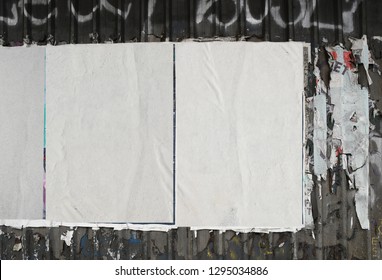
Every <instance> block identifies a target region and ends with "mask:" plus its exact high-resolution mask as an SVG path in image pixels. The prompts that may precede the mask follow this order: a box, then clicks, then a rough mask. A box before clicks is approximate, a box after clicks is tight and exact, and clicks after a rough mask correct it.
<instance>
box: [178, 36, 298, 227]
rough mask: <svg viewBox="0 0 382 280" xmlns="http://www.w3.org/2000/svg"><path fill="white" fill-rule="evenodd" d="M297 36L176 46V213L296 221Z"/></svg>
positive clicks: (186, 218) (193, 220)
mask: <svg viewBox="0 0 382 280" xmlns="http://www.w3.org/2000/svg"><path fill="white" fill-rule="evenodd" d="M303 77H304V67H303V43H277V44H276V43H247V42H245V43H244V42H240V43H238V42H235V43H226V42H225V43H222V42H213V43H204V44H199V43H181V44H177V45H176V112H177V113H176V127H177V134H176V145H177V146H176V150H177V152H176V174H177V177H176V180H177V183H176V186H177V189H176V194H177V195H176V221H177V225H178V226H194V227H202V228H299V227H302V226H303V205H302V196H303V179H302V178H303V135H304V133H303V107H304V105H303V91H304V85H303Z"/></svg>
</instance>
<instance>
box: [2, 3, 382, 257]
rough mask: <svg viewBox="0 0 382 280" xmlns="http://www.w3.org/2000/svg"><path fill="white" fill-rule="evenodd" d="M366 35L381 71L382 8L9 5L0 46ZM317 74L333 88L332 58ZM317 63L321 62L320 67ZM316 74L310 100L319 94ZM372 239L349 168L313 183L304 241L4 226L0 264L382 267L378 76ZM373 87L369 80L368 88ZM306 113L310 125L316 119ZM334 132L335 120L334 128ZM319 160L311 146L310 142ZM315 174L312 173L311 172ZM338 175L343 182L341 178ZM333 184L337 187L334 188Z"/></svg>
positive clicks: (342, 39) (324, 40)
mask: <svg viewBox="0 0 382 280" xmlns="http://www.w3.org/2000/svg"><path fill="white" fill-rule="evenodd" d="M363 34H365V35H367V37H368V39H369V41H368V43H369V46H370V48H371V49H372V53H373V56H374V58H375V59H376V62H377V63H378V64H379V65H382V59H381V58H382V37H381V36H382V1H379V0H363V1H362V0H259V1H257V0H252V1H251V0H172V1H171V0H156V1H155V0H142V1H140V0H131V1H129V0H126V1H123V0H7V1H1V2H0V44H2V45H11V46H18V45H22V44H24V43H26V44H30V43H38V44H46V43H50V44H63V43H103V42H137V41H150V42H154V41H181V40H187V39H199V40H211V39H215V40H223V39H225V40H249V41H263V40H266V41H288V40H296V41H305V42H310V43H312V47H313V48H312V53H314V47H317V46H333V45H335V44H337V43H343V44H344V45H345V46H347V47H350V45H351V44H350V41H349V40H348V38H349V37H356V38H361V37H362V35H363ZM320 56H321V57H320V58H319V59H318V67H319V68H320V70H321V76H322V79H323V80H324V81H325V83H326V84H329V77H330V65H329V57H328V55H327V54H326V52H325V51H323V52H321V55H320ZM313 61H314V60H313ZM313 70H314V67H313V65H311V66H310V69H309V71H308V76H309V86H308V88H307V97H312V96H313V95H314V93H315V88H314V86H315V83H316V78H315V76H314V75H313ZM370 76H371V79H372V80H373V84H372V85H370V86H368V88H369V93H370V98H371V100H374V101H373V102H370V103H371V104H370V126H371V127H372V128H373V129H372V130H371V132H370V147H369V161H370V166H369V173H370V230H369V231H367V230H362V229H361V225H360V223H359V220H358V218H357V215H356V208H355V192H356V190H355V189H350V188H349V185H348V178H347V175H346V172H345V171H344V170H343V169H342V168H337V169H329V170H328V171H327V174H326V178H327V180H322V181H321V182H319V181H318V180H317V178H316V176H313V178H312V179H313V189H312V212H313V219H314V229H313V230H308V229H306V230H302V231H300V232H297V233H270V234H265V233H263V234H261V233H240V234H236V233H234V232H231V231H227V232H225V233H219V232H218V231H208V230H203V231H197V232H196V231H191V230H190V229H188V228H180V229H177V230H171V231H169V232H167V233H165V232H155V231H151V232H142V231H133V230H122V231H117V230H113V229H111V228H100V229H92V228H82V227H81V228H74V229H70V228H66V227H56V228H23V229H16V228H11V227H6V226H0V259H382V156H381V155H382V117H381V114H380V112H379V111H378V110H374V109H373V106H374V105H373V104H374V103H375V107H376V108H377V109H379V110H381V109H382V104H381V102H380V101H379V100H381V98H382V78H381V77H380V76H379V75H378V74H377V73H374V72H371V71H370ZM364 78H365V74H364V73H360V83H361V84H362V83H363V81H362V79H364ZM309 114H312V112H309V111H308V112H307V117H308V118H309V117H312V116H311V115H309ZM328 127H329V128H330V120H328ZM307 144H308V153H309V154H310V155H312V153H313V149H312V147H311V145H312V141H309V140H308V143H307ZM312 168H313V167H312ZM333 174H336V176H333ZM333 179H334V180H333Z"/></svg>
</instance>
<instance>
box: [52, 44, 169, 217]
mask: <svg viewBox="0 0 382 280" xmlns="http://www.w3.org/2000/svg"><path fill="white" fill-rule="evenodd" d="M46 99H47V124H46V126H47V127H46V134H47V142H46V147H47V150H46V158H47V179H46V189H47V218H48V219H51V220H54V221H59V222H60V221H64V222H114V223H115V222H125V223H127V222H131V223H153V224H157V223H173V219H174V216H173V203H174V196H173V188H174V185H173V45H172V44H116V45H76V46H69V45H68V46H60V47H47V93H46Z"/></svg>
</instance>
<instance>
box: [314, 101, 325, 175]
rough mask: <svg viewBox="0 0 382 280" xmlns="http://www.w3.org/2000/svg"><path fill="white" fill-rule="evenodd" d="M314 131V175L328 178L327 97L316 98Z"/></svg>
mask: <svg viewBox="0 0 382 280" xmlns="http://www.w3.org/2000/svg"><path fill="white" fill-rule="evenodd" d="M313 104H314V121H313V122H314V131H313V153H314V154H313V159H314V173H315V174H316V175H317V176H323V177H325V176H326V171H327V169H328V166H327V159H326V151H327V146H326V141H327V139H326V136H327V121H326V119H327V116H326V95H323V94H320V95H316V96H314V99H313Z"/></svg>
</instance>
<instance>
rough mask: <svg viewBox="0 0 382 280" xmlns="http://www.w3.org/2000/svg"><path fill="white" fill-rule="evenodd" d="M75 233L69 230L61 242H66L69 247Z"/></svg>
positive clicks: (62, 236)
mask: <svg viewBox="0 0 382 280" xmlns="http://www.w3.org/2000/svg"><path fill="white" fill-rule="evenodd" d="M73 233H74V230H68V231H66V232H64V233H63V234H62V235H61V240H64V241H65V244H66V245H67V246H70V245H71V244H72V238H73Z"/></svg>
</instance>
